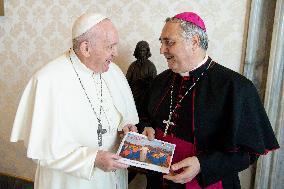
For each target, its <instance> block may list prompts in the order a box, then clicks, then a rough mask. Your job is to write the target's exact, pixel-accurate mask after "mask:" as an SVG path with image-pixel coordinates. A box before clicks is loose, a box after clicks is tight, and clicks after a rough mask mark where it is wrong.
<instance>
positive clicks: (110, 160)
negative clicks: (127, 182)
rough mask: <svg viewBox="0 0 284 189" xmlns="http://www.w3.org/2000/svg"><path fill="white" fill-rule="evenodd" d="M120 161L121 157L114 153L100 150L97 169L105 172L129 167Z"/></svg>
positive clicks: (96, 164)
mask: <svg viewBox="0 0 284 189" xmlns="http://www.w3.org/2000/svg"><path fill="white" fill-rule="evenodd" d="M118 159H120V156H118V155H116V154H114V153H111V152H108V151H102V150H99V151H98V153H97V156H96V160H95V167H98V168H99V169H102V170H103V171H105V172H110V171H115V170H117V169H126V168H127V167H128V165H126V164H123V163H120V162H118V161H117V160H118Z"/></svg>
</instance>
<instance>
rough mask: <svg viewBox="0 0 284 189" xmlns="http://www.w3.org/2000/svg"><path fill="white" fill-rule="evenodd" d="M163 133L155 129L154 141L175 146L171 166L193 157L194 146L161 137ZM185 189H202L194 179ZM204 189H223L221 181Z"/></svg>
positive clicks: (179, 140)
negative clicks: (161, 141)
mask: <svg viewBox="0 0 284 189" xmlns="http://www.w3.org/2000/svg"><path fill="white" fill-rule="evenodd" d="M163 135H164V132H163V131H161V130H160V129H156V139H158V140H163V141H165V142H169V143H172V144H175V145H176V148H175V153H174V156H173V160H172V164H174V163H177V162H179V161H181V160H183V159H185V158H187V157H190V156H194V155H195V148H194V145H193V144H192V143H190V142H187V141H185V140H182V139H179V138H176V137H174V136H173V135H167V136H165V137H163ZM186 189H202V188H201V187H200V186H199V184H198V183H197V180H196V178H194V179H193V180H192V181H190V182H188V183H186ZM205 189H223V187H222V181H219V182H217V183H215V184H212V185H210V186H208V187H206V188H205Z"/></svg>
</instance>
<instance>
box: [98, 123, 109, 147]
mask: <svg viewBox="0 0 284 189" xmlns="http://www.w3.org/2000/svg"><path fill="white" fill-rule="evenodd" d="M106 132H107V130H106V129H103V126H102V124H101V123H99V125H98V130H97V133H98V144H99V146H102V145H103V134H105V133H106Z"/></svg>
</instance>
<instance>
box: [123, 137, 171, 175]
mask: <svg viewBox="0 0 284 189" xmlns="http://www.w3.org/2000/svg"><path fill="white" fill-rule="evenodd" d="M174 150H175V144H171V143H168V142H164V141H161V140H156V139H154V140H152V141H149V140H148V138H147V137H146V136H144V135H141V134H138V133H134V132H129V133H127V134H126V135H125V136H124V138H123V140H122V142H121V144H120V146H119V149H118V151H117V154H118V155H119V156H121V157H122V158H121V159H119V162H121V163H125V164H128V165H131V166H136V167H140V168H144V169H149V170H153V171H158V172H162V173H169V170H170V166H171V163H172V158H173V155H174Z"/></svg>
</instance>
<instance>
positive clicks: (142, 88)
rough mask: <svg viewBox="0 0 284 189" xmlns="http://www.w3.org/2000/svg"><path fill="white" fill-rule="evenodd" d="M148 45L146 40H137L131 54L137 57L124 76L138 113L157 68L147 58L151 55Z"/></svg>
mask: <svg viewBox="0 0 284 189" xmlns="http://www.w3.org/2000/svg"><path fill="white" fill-rule="evenodd" d="M151 55H152V54H151V52H150V47H149V44H148V43H147V42H146V41H139V42H138V43H137V44H136V48H135V51H134V54H133V56H134V57H135V58H136V59H137V60H136V61H134V62H133V63H132V64H131V65H130V67H129V68H128V70H127V74H126V78H127V80H128V83H129V85H130V88H131V90H132V93H133V97H134V100H135V104H136V107H137V111H138V115H139V114H140V112H141V110H142V108H143V106H142V103H143V99H144V96H145V93H146V92H147V90H148V88H149V86H150V83H151V81H152V80H153V79H154V77H156V75H157V70H156V67H155V65H154V64H153V62H151V61H150V60H148V58H149V57H151Z"/></svg>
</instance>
